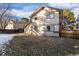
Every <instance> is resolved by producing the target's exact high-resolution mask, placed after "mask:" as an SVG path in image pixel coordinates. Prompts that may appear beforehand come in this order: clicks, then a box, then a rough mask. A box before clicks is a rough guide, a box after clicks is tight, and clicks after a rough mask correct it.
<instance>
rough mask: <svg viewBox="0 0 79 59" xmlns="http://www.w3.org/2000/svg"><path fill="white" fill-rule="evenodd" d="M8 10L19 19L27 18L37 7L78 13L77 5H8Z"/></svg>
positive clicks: (78, 6)
mask: <svg viewBox="0 0 79 59" xmlns="http://www.w3.org/2000/svg"><path fill="white" fill-rule="evenodd" d="M9 5H10V6H11V7H10V10H9V12H11V13H12V14H13V15H14V16H17V17H19V18H21V17H27V18H29V16H30V15H31V14H32V13H33V12H34V11H35V10H36V9H37V8H38V7H39V6H51V7H55V8H60V9H63V8H69V9H71V10H74V12H75V14H76V13H77V14H78V13H79V4H78V3H23V4H22V3H19V4H15V3H14V4H13V3H12V4H9Z"/></svg>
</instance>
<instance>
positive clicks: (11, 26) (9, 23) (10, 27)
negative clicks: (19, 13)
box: [5, 21, 14, 29]
mask: <svg viewBox="0 0 79 59" xmlns="http://www.w3.org/2000/svg"><path fill="white" fill-rule="evenodd" d="M5 29H14V23H13V21H10V22H8V25H7V26H6V27H5Z"/></svg>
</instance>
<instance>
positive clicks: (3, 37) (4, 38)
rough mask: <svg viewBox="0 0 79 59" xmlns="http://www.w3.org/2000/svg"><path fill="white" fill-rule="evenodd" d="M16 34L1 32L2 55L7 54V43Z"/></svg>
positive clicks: (0, 49)
mask: <svg viewBox="0 0 79 59" xmlns="http://www.w3.org/2000/svg"><path fill="white" fill-rule="evenodd" d="M14 35H15V34H0V55H4V54H5V51H4V50H5V44H7V43H8V42H9V40H11V39H12V38H13V36H14Z"/></svg>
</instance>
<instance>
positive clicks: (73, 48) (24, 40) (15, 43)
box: [5, 36, 79, 56]
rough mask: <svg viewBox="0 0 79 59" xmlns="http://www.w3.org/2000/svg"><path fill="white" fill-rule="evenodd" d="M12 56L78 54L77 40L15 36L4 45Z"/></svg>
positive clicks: (78, 44)
mask: <svg viewBox="0 0 79 59" xmlns="http://www.w3.org/2000/svg"><path fill="white" fill-rule="evenodd" d="M5 51H6V54H5V55H12V56H64V55H78V54H79V40H78V39H70V38H57V37H36V36H15V37H14V38H13V40H11V41H10V42H9V44H6V50H5Z"/></svg>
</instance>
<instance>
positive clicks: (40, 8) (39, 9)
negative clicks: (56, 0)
mask: <svg viewBox="0 0 79 59" xmlns="http://www.w3.org/2000/svg"><path fill="white" fill-rule="evenodd" d="M45 7H48V8H50V9H55V10H57V11H59V12H60V11H63V10H62V9H58V8H54V7H49V6H41V7H39V8H38V9H37V10H36V11H35V12H34V13H32V15H31V16H30V17H31V18H32V17H33V16H35V15H36V14H37V13H38V12H40V11H41V10H43V9H44V8H45Z"/></svg>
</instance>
